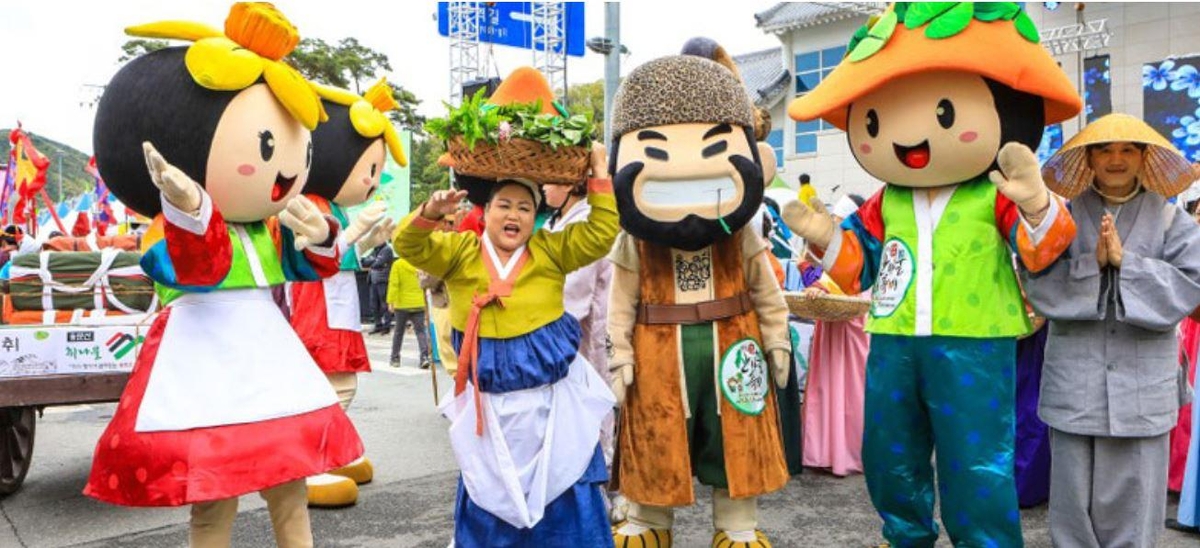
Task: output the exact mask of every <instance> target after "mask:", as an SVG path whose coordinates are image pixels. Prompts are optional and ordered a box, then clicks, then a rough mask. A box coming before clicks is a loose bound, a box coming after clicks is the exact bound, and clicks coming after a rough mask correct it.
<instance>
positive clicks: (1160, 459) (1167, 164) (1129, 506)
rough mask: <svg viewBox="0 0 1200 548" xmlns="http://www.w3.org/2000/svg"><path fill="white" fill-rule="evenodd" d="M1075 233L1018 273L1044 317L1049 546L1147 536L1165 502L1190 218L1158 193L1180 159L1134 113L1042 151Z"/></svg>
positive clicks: (1172, 182) (1197, 249) (1181, 170)
mask: <svg viewBox="0 0 1200 548" xmlns="http://www.w3.org/2000/svg"><path fill="white" fill-rule="evenodd" d="M1043 177H1044V178H1045V180H1046V183H1047V186H1049V188H1050V189H1052V190H1054V191H1055V192H1057V193H1058V194H1060V195H1063V196H1066V197H1070V198H1073V200H1072V202H1071V216H1072V217H1073V218H1074V221H1075V224H1076V226H1077V227H1078V232H1077V235H1076V238H1075V240H1074V242H1073V243H1071V246H1070V248H1069V249H1068V250H1067V252H1066V253H1064V254H1063V255H1062V256H1061V257H1059V258H1058V259H1057V261H1056V262H1055V263H1054V264H1053V265H1052V267H1051V268H1049V269H1048V270H1045V271H1043V272H1041V273H1038V274H1032V275H1030V274H1028V273H1024V274H1025V275H1024V276H1023V278H1024V282H1025V289H1026V291H1027V293H1028V295H1029V300H1030V302H1031V303H1032V304H1033V306H1034V308H1035V310H1036V311H1037V312H1038V313H1039V314H1041V315H1043V316H1045V317H1046V318H1047V319H1048V320H1049V322H1050V334H1049V339H1048V341H1047V343H1046V359H1045V365H1044V367H1043V370H1042V387H1041V401H1040V403H1039V414H1040V416H1041V418H1042V420H1044V421H1045V422H1046V424H1048V425H1049V426H1050V429H1051V431H1050V450H1051V466H1050V537H1051V541H1052V542H1053V543H1054V544H1055V545H1056V546H1072V547H1076V546H1078V547H1105V546H1131V547H1132V546H1137V547H1146V548H1149V547H1153V546H1154V545H1155V542H1156V540H1157V538H1158V534H1159V532H1160V531H1162V524H1163V522H1164V520H1165V517H1166V516H1165V514H1166V506H1167V504H1166V497H1167V461H1168V437H1167V433H1168V431H1169V430H1170V429H1171V428H1172V427H1173V426H1174V425H1175V422H1176V419H1177V412H1178V410H1179V407H1180V406H1181V405H1182V404H1183V403H1185V401H1186V399H1187V397H1188V391H1187V386H1186V380H1185V370H1184V369H1183V368H1181V367H1180V365H1179V360H1178V359H1177V343H1176V337H1175V328H1176V326H1177V325H1178V324H1179V322H1180V321H1181V320H1182V319H1183V318H1185V317H1187V315H1188V314H1190V313H1191V312H1192V311H1193V310H1194V309H1195V308H1196V306H1197V305H1200V227H1198V226H1197V224H1196V222H1195V221H1193V220H1192V219H1191V217H1190V216H1188V214H1187V213H1186V212H1184V211H1183V210H1182V209H1179V208H1178V207H1176V206H1175V205H1173V204H1171V203H1169V202H1168V201H1167V198H1170V197H1172V196H1175V195H1176V194H1178V193H1179V192H1180V191H1182V190H1184V189H1185V188H1187V187H1188V186H1189V185H1190V184H1191V183H1192V182H1193V181H1194V180H1195V179H1196V174H1195V170H1194V169H1193V167H1192V166H1191V165H1190V164H1189V163H1188V162H1187V161H1186V160H1185V159H1184V158H1183V157H1182V156H1181V155H1180V154H1179V152H1178V151H1177V150H1175V148H1174V147H1173V146H1172V145H1171V144H1170V143H1169V142H1168V141H1167V140H1166V139H1164V138H1163V137H1162V136H1160V135H1158V134H1157V133H1156V132H1155V131H1154V130H1153V129H1151V128H1150V127H1149V126H1148V125H1146V124H1145V122H1142V121H1141V120H1139V119H1137V118H1134V117H1132V116H1128V115H1124V114H1111V115H1108V116H1105V117H1104V118H1101V119H1099V120H1097V121H1095V122H1093V123H1092V124H1090V125H1089V126H1088V127H1086V128H1084V130H1083V131H1081V132H1080V133H1079V134H1078V135H1076V136H1075V137H1074V138H1072V139H1071V141H1070V142H1068V143H1067V145H1066V146H1064V147H1063V149H1062V150H1060V151H1059V152H1058V153H1057V154H1056V155H1055V156H1054V157H1052V158H1051V159H1050V161H1049V162H1048V163H1047V165H1046V168H1045V170H1044V173H1043Z"/></svg>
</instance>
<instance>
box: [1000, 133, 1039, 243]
mask: <svg viewBox="0 0 1200 548" xmlns="http://www.w3.org/2000/svg"><path fill="white" fill-rule="evenodd" d="M996 163H997V164H999V165H1000V170H999V171H997V170H992V172H991V173H988V178H989V179H991V180H992V183H993V184H995V185H996V190H998V191H1000V193H1001V194H1003V195H1004V196H1005V197H1006V198H1008V199H1009V200H1012V201H1013V203H1015V204H1017V207H1019V208H1021V213H1024V214H1025V217H1026V219H1029V220H1030V221H1031V222H1032V221H1033V219H1030V217H1033V216H1039V215H1041V214H1043V213H1044V212H1045V210H1046V208H1047V207H1049V206H1050V194H1049V192H1048V191H1047V190H1046V183H1045V182H1044V181H1043V180H1042V173H1041V166H1040V165H1039V164H1038V159H1037V155H1035V154H1034V153H1033V151H1032V150H1029V147H1027V146H1025V145H1022V144H1021V143H1006V144H1005V145H1004V146H1003V147H1001V148H1000V154H999V155H998V156H996ZM1038 220H1039V221H1040V220H1041V219H1040V218H1039V219H1038ZM1035 224H1036V223H1035Z"/></svg>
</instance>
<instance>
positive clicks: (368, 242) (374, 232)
mask: <svg viewBox="0 0 1200 548" xmlns="http://www.w3.org/2000/svg"><path fill="white" fill-rule="evenodd" d="M394 232H396V221H394V220H392V219H389V218H387V217H384V219H383V220H382V221H379V222H378V223H375V226H374V227H371V231H370V232H368V233H367V235H366V236H363V237H362V239H361V240H359V243H360V244H362V247H363V249H374V248H375V246H378V245H379V244H382V243H384V242H387V241H388V240H391V239H392V233H394Z"/></svg>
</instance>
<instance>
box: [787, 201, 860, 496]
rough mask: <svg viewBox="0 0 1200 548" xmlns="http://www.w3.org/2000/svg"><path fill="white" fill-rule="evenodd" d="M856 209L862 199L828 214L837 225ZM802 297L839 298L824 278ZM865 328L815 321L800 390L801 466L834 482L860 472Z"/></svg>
mask: <svg viewBox="0 0 1200 548" xmlns="http://www.w3.org/2000/svg"><path fill="white" fill-rule="evenodd" d="M855 198H857V200H856V199H855ZM861 204H862V198H861V197H858V196H854V197H850V196H845V197H842V199H841V200H840V201H839V202H838V203H837V204H835V206H834V208H833V211H832V212H831V213H833V215H834V217H835V218H836V219H837V221H838V222H841V220H842V219H844V218H846V217H849V216H850V215H851V214H853V213H854V211H855V210H857V209H858V206H859V205H861ZM805 293H806V294H808V295H812V296H816V295H819V294H822V293H832V294H835V295H844V293H843V291H842V290H841V288H839V287H838V286H837V284H836V283H834V281H833V280H831V279H829V277H828V276H823V277H822V280H821V281H818V282H816V283H814V284H812V285H810V286H808V287H807V288H805ZM865 322H866V317H865V316H861V317H858V318H854V319H852V320H847V321H844V322H826V321H819V320H818V321H817V322H816V330H815V331H814V333H813V347H812V358H811V359H810V360H809V369H808V381H807V387H806V388H805V390H804V428H803V429H802V431H803V435H804V444H803V447H804V466H808V467H812V468H824V469H828V470H829V471H830V472H832V473H833V475H835V476H848V475H850V474H857V473H861V472H862V439H863V401H864V400H863V398H864V390H865V389H866V376H867V351H868V350H870V348H871V336H870V335H868V334H867V333H866V332H865V331H863V326H864V324H865Z"/></svg>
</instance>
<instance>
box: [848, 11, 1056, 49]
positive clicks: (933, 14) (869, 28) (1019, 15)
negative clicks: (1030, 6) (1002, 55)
mask: <svg viewBox="0 0 1200 548" xmlns="http://www.w3.org/2000/svg"><path fill="white" fill-rule="evenodd" d="M972 20H975V21H980V22H983V23H991V22H993V21H1012V22H1013V26H1014V27H1015V28H1016V30H1017V32H1018V33H1019V34H1020V35H1021V37H1022V38H1024V39H1026V40H1029V41H1030V42H1033V43H1035V44H1036V43H1038V42H1040V41H1041V37H1040V36H1039V34H1038V30H1037V25H1034V23H1033V19H1030V18H1029V14H1028V13H1025V10H1024V8H1023V7H1022V5H1021V4H1020V3H1017V2H896V3H893V4H892V5H891V7H889V8H888V10H887V11H885V12H884V13H883V15H881V16H877V17H872V18H871V19H870V20H868V21H867V24H866V25H863V26H862V27H861V28H859V29H858V31H856V32H855V33H854V36H852V37H851V38H850V45H849V46H847V47H846V57H847V59H848V60H849V61H850V62H852V63H857V62H859V61H862V60H864V59H867V58H870V57H871V56H872V55H875V54H876V53H879V51H880V50H882V49H883V47H884V46H886V45H887V42H888V40H889V39H891V37H892V34H893V33H894V32H895V30H896V24H897V23H900V22H903V23H904V26H905V27H907V28H908V29H910V30H916V29H918V28H921V27H922V26H924V27H925V37H926V38H929V39H931V40H942V39H945V38H950V37H951V36H957V35H959V34H960V33H962V32H963V31H964V30H967V28H968V27H970V26H971V21H972Z"/></svg>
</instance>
